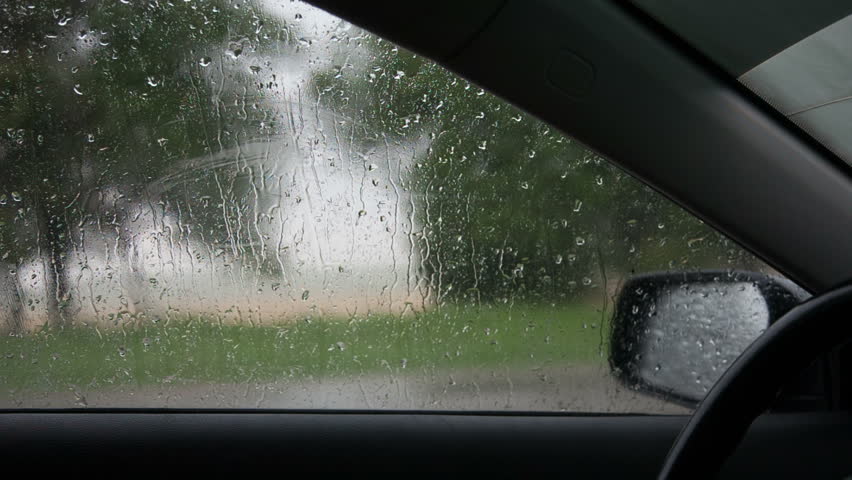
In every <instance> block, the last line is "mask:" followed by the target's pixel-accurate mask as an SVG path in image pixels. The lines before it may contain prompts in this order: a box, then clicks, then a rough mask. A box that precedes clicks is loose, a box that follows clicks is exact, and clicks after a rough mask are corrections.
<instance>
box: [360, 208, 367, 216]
mask: <svg viewBox="0 0 852 480" xmlns="http://www.w3.org/2000/svg"><path fill="white" fill-rule="evenodd" d="M366 214H367V211H366V210H358V216H359V217H363V216H364V215H366Z"/></svg>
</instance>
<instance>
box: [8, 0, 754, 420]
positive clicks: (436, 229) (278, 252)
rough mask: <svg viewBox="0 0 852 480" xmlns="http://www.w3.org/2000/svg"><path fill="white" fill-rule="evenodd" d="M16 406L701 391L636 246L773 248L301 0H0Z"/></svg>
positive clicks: (651, 399)
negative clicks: (654, 381)
mask: <svg viewBox="0 0 852 480" xmlns="http://www.w3.org/2000/svg"><path fill="white" fill-rule="evenodd" d="M0 17H2V18H4V20H2V21H0V28H2V30H0V80H2V81H0V122H2V126H3V130H2V139H1V140H0V165H2V170H3V175H2V177H0V258H1V260H0V262H2V271H0V316H2V326H0V328H2V332H3V333H4V336H3V337H0V354H2V357H0V363H2V369H0V406H2V407H69V406H70V407H87V406H89V407H92V406H97V407H114V406H135V407H261V408H370V409H385V408H386V409H478V410H502V409H511V410H548V411H551V410H552V411H588V412H680V411H684V410H685V409H684V407H682V406H680V405H678V404H675V403H671V402H668V401H667V399H666V398H665V396H650V395H644V394H641V393H638V392H637V391H635V390H634V389H633V388H632V386H631V385H629V384H625V383H623V382H620V381H618V380H616V379H615V377H614V376H613V375H612V372H611V368H610V364H609V361H608V353H609V346H608V338H609V337H608V335H609V326H610V318H611V316H612V312H613V304H614V296H615V295H616V292H617V291H618V289H619V288H620V286H621V285H622V283H623V282H624V281H625V279H627V278H628V277H630V276H631V275H633V274H636V273H641V272H649V271H689V270H697V269H700V268H710V267H712V268H717V269H722V270H730V269H745V270H756V271H768V267H766V266H765V265H764V264H762V263H761V262H760V261H759V260H757V259H756V258H754V257H753V256H751V255H750V254H748V253H747V252H745V251H743V250H742V249H741V248H739V247H738V246H737V245H735V244H734V243H732V242H730V241H729V240H728V239H726V238H724V237H723V236H721V235H719V234H718V233H716V232H715V231H713V230H712V229H710V228H709V227H707V226H706V225H704V224H703V223H702V222H700V221H699V220H697V219H695V218H693V217H691V216H690V215H688V214H687V213H685V212H684V211H682V210H681V209H679V208H678V207H677V206H675V205H673V204H671V203H670V202H669V201H668V200H666V199H665V198H663V197H662V196H660V195H659V194H657V193H655V192H653V191H652V190H650V189H649V188H647V187H645V186H644V185H642V184H641V183H639V182H638V181H636V180H635V179H633V178H631V177H630V176H629V175H627V174H625V173H624V172H622V171H620V170H618V169H616V168H614V167H613V166H611V165H610V164H608V163H607V162H606V161H605V160H604V159H602V158H601V157H599V156H598V155H596V154H595V153H594V152H592V151H590V150H589V149H587V148H585V147H584V146H583V145H581V144H579V143H577V142H576V141H574V140H572V139H571V138H570V137H567V136H565V135H563V134H562V133H559V132H557V131H554V130H553V129H552V128H550V127H549V126H548V125H545V124H543V123H541V122H539V121H537V120H535V119H534V118H531V117H530V116H528V115H526V114H524V113H523V112H521V111H519V110H517V109H515V108H513V107H512V106H510V105H508V104H507V103H505V102H503V101H502V100H500V99H497V98H495V97H494V96H492V95H491V94H489V93H488V92H486V91H484V90H482V89H481V88H479V87H478V86H476V85H472V84H470V83H468V82H467V81H465V80H464V79H461V78H459V77H457V76H455V75H453V74H451V73H449V72H447V71H446V70H444V69H443V68H441V67H439V66H437V65H435V64H434V63H432V62H430V61H429V60H427V59H424V58H422V57H420V56H417V55H414V54H412V53H410V52H407V51H405V50H404V49H401V48H398V47H397V46H395V45H393V44H391V43H389V42H386V41H383V40H382V39H380V38H377V37H375V36H373V35H371V34H368V33H367V32H364V31H362V30H360V29H358V28H356V27H354V26H352V25H349V24H347V23H345V22H343V21H341V20H339V19H337V18H335V17H333V16H331V15H329V14H326V13H324V12H322V11H320V10H317V9H315V8H312V7H310V6H308V5H305V4H302V3H294V2H290V1H274V0H269V1H257V2H235V1H229V0H221V1H215V0H209V1H184V0H180V1H177V0H175V1H168V0H155V1H149V2H129V1H123V0H122V1H120V2H97V1H89V2H59V1H50V2H38V3H33V4H31V5H30V4H27V3H25V2H24V3H22V2H9V1H0Z"/></svg>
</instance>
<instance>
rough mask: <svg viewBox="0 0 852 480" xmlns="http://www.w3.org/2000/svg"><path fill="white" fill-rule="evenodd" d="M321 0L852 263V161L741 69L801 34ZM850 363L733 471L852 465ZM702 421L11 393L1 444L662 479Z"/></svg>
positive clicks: (58, 455) (801, 273) (703, 213)
mask: <svg viewBox="0 0 852 480" xmlns="http://www.w3.org/2000/svg"><path fill="white" fill-rule="evenodd" d="M310 3H312V4H314V5H316V6H318V7H320V8H322V9H325V10H327V11H329V12H332V13H334V14H335V15H338V16H340V17H342V18H344V19H347V20H349V21H351V22H352V23H354V24H356V25H360V26H363V27H364V28H366V29H367V30H369V31H372V32H374V33H376V34H378V35H380V36H382V37H385V38H388V39H390V40H393V41H395V42H397V43H399V44H400V45H403V46H405V47H406V48H409V49H411V50H412V51H415V52H418V53H419V54H422V55H425V56H428V57H430V58H432V59H434V60H436V61H437V62H439V63H440V64H442V65H444V66H446V67H447V68H449V69H450V70H452V71H454V72H457V73H459V74H460V75H462V76H464V77H465V78H468V79H470V80H471V81H473V82H475V83H477V84H479V85H481V86H482V87H484V88H487V89H488V90H490V91H492V92H494V93H496V94H497V95H499V96H501V97H503V98H505V99H507V100H509V101H510V102H512V103H513V104H515V105H516V106H518V107H520V108H522V109H524V110H525V111H527V112H530V113H531V114H533V115H535V116H537V117H539V118H541V119H543V120H545V121H547V122H549V123H550V124H552V125H554V126H556V127H558V128H559V129H561V130H562V131H565V132H568V133H570V134H571V135H573V136H575V137H576V138H578V139H579V140H580V141H582V142H584V143H585V144H587V145H589V146H590V147H592V148H593V149H595V150H596V151H598V152H600V153H602V154H604V155H605V156H606V157H608V158H611V159H613V160H614V161H615V162H616V163H617V164H619V165H620V166H621V167H622V168H624V169H625V170H627V171H629V172H630V173H631V174H633V175H635V176H636V177H638V178H640V179H642V180H643V181H645V182H647V183H648V184H649V185H651V186H652V187H653V188H655V189H656V190H658V191H660V192H661V193H663V194H664V195H666V196H667V197H669V198H671V199H672V200H674V201H676V202H677V203H679V204H680V205H682V206H684V207H685V208H687V209H688V210H689V211H691V212H693V213H695V214H696V215H698V216H699V217H701V218H702V219H703V220H704V221H705V222H707V223H708V224H710V225H712V226H714V227H716V228H718V229H719V230H721V231H722V232H724V233H726V234H727V235H729V236H730V237H731V238H733V239H735V240H736V241H738V242H739V243H741V244H742V245H744V246H746V247H748V248H749V249H750V250H752V251H754V252H755V253H756V254H758V255H759V256H760V257H761V258H763V259H764V260H766V261H767V262H768V263H769V264H771V265H774V266H776V267H777V268H778V269H779V270H781V271H784V272H785V273H787V274H789V275H790V277H791V278H792V279H794V280H796V281H797V282H799V283H800V285H802V286H803V287H805V288H807V289H808V290H810V291H811V292H812V293H820V292H823V291H825V290H827V289H828V288H830V287H833V286H835V285H837V284H840V283H842V282H844V281H846V280H847V279H848V272H849V271H852V250H850V249H848V247H847V243H848V242H847V241H846V239H848V238H852V219H850V218H848V215H846V211H847V210H848V202H847V199H848V198H850V196H852V181H850V177H849V171H848V170H849V169H848V167H847V166H846V164H845V163H844V162H842V161H841V160H839V159H838V158H837V157H836V156H835V155H834V154H832V153H831V152H829V151H828V150H826V149H825V148H824V147H822V146H821V145H820V144H819V143H817V142H816V141H814V140H813V139H812V138H811V137H809V136H808V135H806V134H804V133H803V132H801V131H800V130H799V129H798V128H797V127H796V126H795V125H793V124H792V123H791V122H790V121H789V120H787V119H786V118H784V117H783V116H782V115H779V114H777V113H776V112H775V111H774V110H773V109H771V108H769V107H768V106H767V105H765V104H764V102H763V101H762V100H761V99H760V98H758V97H757V96H756V95H754V94H752V93H751V92H749V91H748V90H747V89H746V88H744V87H742V86H741V85H740V84H738V83H737V82H736V80H735V78H732V77H731V75H730V74H729V73H727V72H726V69H732V70H734V71H740V70H742V69H743V68H746V66H747V64H749V63H753V62H754V58H757V57H760V56H764V55H765V53H766V51H769V50H772V49H773V48H774V45H777V44H779V43H789V39H787V38H786V37H784V38H781V36H780V35H779V36H778V37H777V38H776V39H775V43H772V44H771V45H769V43H771V42H767V44H765V45H762V46H761V48H762V49H761V50H760V53H756V54H754V58H744V57H737V56H736V55H734V56H732V57H730V58H729V60H728V61H727V63H725V64H724V65H723V66H722V67H719V66H718V65H717V64H715V63H713V62H711V61H709V60H708V59H707V58H706V56H705V54H704V53H701V52H699V51H698V50H696V49H695V48H693V47H692V46H690V45H689V44H687V43H686V42H684V41H683V40H681V38H680V37H677V36H675V35H674V34H672V33H671V32H669V31H667V30H666V29H665V28H664V27H662V26H661V25H660V24H659V23H657V20H655V19H654V18H653V17H652V16H650V15H648V14H647V13H646V11H645V10H643V9H642V8H647V10H650V11H653V6H652V4H654V2H653V1H652V0H647V1H646V0H642V1H638V2H636V3H637V4H638V5H639V6H638V7H637V6H636V5H633V4H630V3H627V2H601V1H597V0H583V1H576V2H563V1H559V0H546V1H540V2H524V1H520V0H489V1H481V2H457V1H453V0H438V1H433V2H428V4H421V3H416V2H396V3H393V5H392V6H391V5H390V3H389V2H383V1H378V0H368V1H362V2H349V1H345V0H310ZM658 3H659V2H658ZM671 3H672V5H674V4H675V3H677V2H671ZM725 3H726V4H731V5H733V4H734V3H736V2H725ZM645 4H648V5H645ZM640 7H642V8H640ZM841 10H842V12H846V9H841ZM671 11H674V12H675V13H672V14H671V15H675V14H676V13H678V12H680V10H677V9H672V10H671ZM819 12H822V13H821V16H820V15H816V14H815V15H814V16H813V18H812V19H811V20H810V23H808V24H807V26H805V27H802V28H804V29H811V28H818V27H817V26H818V25H823V24H826V23H830V19H833V18H837V15H840V13H838V12H839V10H837V9H830V8H828V7H826V8H825V9H821V10H818V13H819ZM843 14H845V13H843ZM664 16H665V15H663V14H661V15H659V16H658V18H663V17H664ZM400 19H417V21H406V22H403V21H401V20H400ZM804 23H807V22H803V24H804ZM435 25H440V27H439V28H436V27H435ZM601 25H606V28H601V27H600V26H601ZM437 32H440V33H441V35H436V33H437ZM696 35H698V36H699V37H701V35H704V36H706V35H709V34H708V33H706V32H705V33H699V34H696ZM711 48H712V47H711ZM719 48H721V47H719ZM578 79H580V80H578ZM693 132H700V135H696V134H694V133H693ZM779 185H783V186H784V188H779ZM790 191H795V192H797V194H796V195H790V194H789V192H790ZM720 192H724V193H723V194H722V193H720ZM758 200H759V201H758ZM766 205H772V208H766ZM826 218H830V219H834V220H835V221H831V222H826V221H825V220H824V219H826ZM782 225H783V227H780V226H782ZM780 228H783V231H779V229H780ZM850 366H852V348H848V347H847V348H844V349H839V350H836V351H834V352H833V353H831V354H829V355H824V356H823V357H821V358H820V359H819V360H818V361H817V362H815V363H814V364H813V365H812V366H810V367H809V368H808V369H806V370H804V371H803V372H801V373H799V374H797V375H793V376H792V377H793V378H791V379H790V382H789V385H788V386H787V387H786V388H785V389H784V390H783V392H784V393H783V394H782V395H781V396H779V397H778V399H777V400H776V403H775V407H774V408H773V410H774V413H772V414H768V415H764V416H763V417H761V418H759V419H758V420H757V421H756V422H755V424H754V425H753V426H752V427H751V428H750V430H749V432H748V434H747V435H746V437H745V440H744V441H743V443H742V444H741V445H740V446H739V448H738V449H737V451H736V453H735V454H734V455H733V457H732V458H731V459H730V460H729V461H728V463H726V465H725V467H724V468H723V470H722V476H723V477H724V478H754V477H755V476H759V477H769V476H770V475H771V476H776V477H781V478H790V477H794V476H796V477H808V478H843V477H844V476H846V475H848V474H849V473H850V472H852V458H849V455H847V454H846V452H849V451H852V415H850V412H849V409H850V407H852V376H850V375H848V373H849V367H850ZM686 421H687V417H684V416H675V415H672V416H645V415H583V414H573V415H572V414H540V413H530V414H523V413H502V412H431V413H424V412H418V411H354V412H353V411H292V410H286V411H276V410H263V411H251V410H205V409H198V410H191V409H190V410H186V409H181V410H166V409H159V410H152V409H147V410H144V409H143V410H120V409H101V410H98V409H90V410H88V411H86V412H85V413H82V412H80V411H75V410H66V411H62V410H59V411H56V410H54V411H40V410H32V411H26V410H7V411H4V412H3V413H2V414H0V432H2V433H0V451H2V452H4V457H5V458H6V459H7V460H8V463H9V464H15V465H18V466H21V467H23V466H24V465H26V466H27V467H26V468H27V469H29V468H32V467H35V468H36V469H39V468H46V467H47V468H55V467H56V466H59V467H61V468H66V469H68V470H71V469H78V470H79V469H81V468H83V467H93V468H94V467H97V468H103V467H104V466H108V467H109V468H110V470H109V471H110V472H111V474H124V473H134V472H135V471H138V472H139V473H142V474H145V473H146V471H148V470H149V469H150V471H151V472H154V471H159V472H161V473H162V472H166V471H172V470H163V467H164V466H167V465H168V466H174V468H187V469H191V470H193V471H194V472H196V473H197V472H203V471H209V472H211V473H212V472H216V473H222V472H227V471H231V470H234V471H239V472H243V473H245V472H247V471H260V470H265V471H268V470H271V469H276V470H280V471H281V472H282V473H284V474H286V473H289V472H293V471H306V472H307V471H329V470H353V471H358V470H360V471H408V472H414V473H421V472H438V471H448V470H455V471H470V472H475V471H476V472H479V471H500V472H502V473H509V472H513V473H517V474H529V473H532V472H539V471H541V472H544V471H558V472H560V473H562V474H564V475H566V476H571V477H574V478H610V477H613V478H614V477H628V476H630V477H633V478H646V477H652V476H654V475H656V474H657V473H658V472H659V468H660V465H661V464H662V462H663V460H664V458H665V457H666V454H667V452H668V451H669V448H670V447H671V445H672V443H673V441H674V440H675V438H676V436H677V435H678V432H679V431H680V430H681V428H683V426H684V424H685V423H686ZM149 473H150V472H149Z"/></svg>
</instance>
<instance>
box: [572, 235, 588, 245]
mask: <svg viewBox="0 0 852 480" xmlns="http://www.w3.org/2000/svg"><path fill="white" fill-rule="evenodd" d="M574 243H576V244H577V245H579V246H582V245H585V244H586V239H585V238H583V237H577V238H575V239H574Z"/></svg>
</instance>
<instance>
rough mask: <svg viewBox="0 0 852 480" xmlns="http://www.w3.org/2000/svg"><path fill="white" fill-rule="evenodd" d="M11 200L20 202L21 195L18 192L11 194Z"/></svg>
mask: <svg viewBox="0 0 852 480" xmlns="http://www.w3.org/2000/svg"><path fill="white" fill-rule="evenodd" d="M12 200H14V201H16V202H20V201H21V194H20V193H19V192H12Z"/></svg>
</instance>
